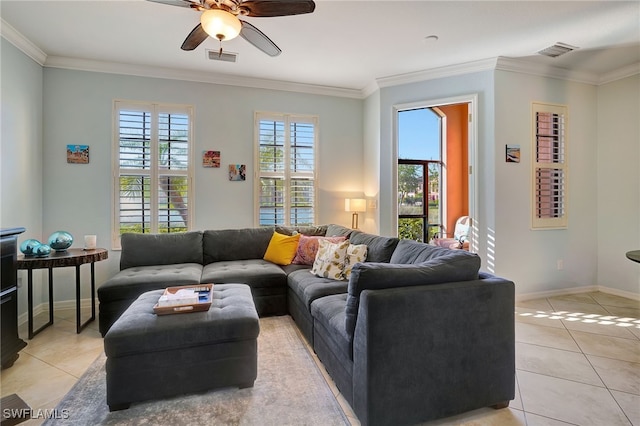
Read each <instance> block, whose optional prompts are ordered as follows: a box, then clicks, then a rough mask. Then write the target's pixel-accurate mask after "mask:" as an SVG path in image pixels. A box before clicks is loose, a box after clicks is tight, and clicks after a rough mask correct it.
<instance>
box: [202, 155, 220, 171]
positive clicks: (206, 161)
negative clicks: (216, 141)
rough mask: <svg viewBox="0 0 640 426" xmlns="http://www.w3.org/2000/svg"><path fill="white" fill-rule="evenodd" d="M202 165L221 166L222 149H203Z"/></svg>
mask: <svg viewBox="0 0 640 426" xmlns="http://www.w3.org/2000/svg"><path fill="white" fill-rule="evenodd" d="M202 167H215V168H219V167H220V151H203V152H202Z"/></svg>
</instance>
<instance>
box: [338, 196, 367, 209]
mask: <svg viewBox="0 0 640 426" xmlns="http://www.w3.org/2000/svg"><path fill="white" fill-rule="evenodd" d="M344 211H346V212H366V211H367V200H365V199H364V198H346V199H345V200H344Z"/></svg>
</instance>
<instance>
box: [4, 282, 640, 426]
mask: <svg viewBox="0 0 640 426" xmlns="http://www.w3.org/2000/svg"><path fill="white" fill-rule="evenodd" d="M74 315H75V313H74V311H73V310H66V311H56V312H55V317H56V320H55V324H54V325H53V326H52V327H49V328H48V329H46V330H45V331H43V332H42V333H41V334H39V335H38V336H36V337H35V338H34V339H33V340H31V341H28V346H27V347H26V348H25V349H23V350H22V351H21V352H20V358H19V359H18V361H16V364H15V365H14V366H13V367H11V368H9V369H7V370H3V371H2V373H1V374H0V390H1V395H2V396H6V395H9V394H12V393H17V394H18V395H19V396H20V397H21V398H22V399H24V400H25V401H26V402H27V404H29V405H30V406H31V407H32V408H34V409H37V408H41V409H52V408H54V407H55V406H56V404H57V403H58V402H59V401H60V399H61V398H62V397H63V396H64V395H65V394H66V393H67V392H68V391H69V389H71V387H72V386H73V384H74V383H75V382H76V381H77V379H78V378H79V377H80V376H81V375H82V373H83V372H84V371H85V370H86V368H87V367H88V366H89V365H90V364H91V363H92V362H93V361H94V360H95V358H96V357H97V356H98V355H99V354H100V353H101V351H102V338H101V337H100V334H99V333H98V331H97V330H98V329H97V322H94V323H92V324H90V325H89V327H88V328H86V329H85V330H84V331H83V332H82V333H81V334H79V335H77V334H76V333H75V316H74ZM515 329H516V397H515V399H514V400H513V401H511V404H510V406H509V408H507V409H503V410H493V409H490V408H483V409H479V410H475V411H472V412H469V413H465V414H462V415H459V416H455V417H450V418H447V419H442V420H437V421H433V422H429V423H427V425H429V426H435V425H487V426H489V425H499V426H503V425H504V426H510V425H514V426H515V425H529V426H560V425H585V426H586V425H594V426H603V425H606V426H614V425H634V426H640V302H639V301H634V300H630V299H625V298H622V297H618V296H613V295H610V294H606V293H601V292H593V293H580V294H573V295H567V296H557V297H551V298H545V299H536V300H528V301H523V302H520V303H517V306H516V323H515ZM21 336H22V337H23V338H26V326H25V325H23V326H22V327H21ZM25 341H26V340H25ZM318 362H319V361H318ZM325 374H326V373H325ZM328 382H329V385H330V386H331V388H332V389H333V391H334V394H335V395H336V398H337V400H338V402H339V403H341V405H343V407H344V408H345V412H346V413H347V416H348V418H349V420H350V421H351V422H352V424H354V425H357V424H358V421H357V420H356V419H355V416H353V412H352V411H351V409H350V407H349V406H348V404H346V402H345V401H344V399H343V398H342V396H341V395H340V393H339V392H338V390H337V389H336V388H335V386H334V385H333V383H331V380H330V379H328ZM41 423H42V421H41V420H39V421H38V420H31V421H29V422H25V423H22V424H24V425H37V424H41Z"/></svg>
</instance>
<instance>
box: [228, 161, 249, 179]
mask: <svg viewBox="0 0 640 426" xmlns="http://www.w3.org/2000/svg"><path fill="white" fill-rule="evenodd" d="M246 175H247V166H246V165H244V164H229V180H235V181H239V180H246V179H247V176H246Z"/></svg>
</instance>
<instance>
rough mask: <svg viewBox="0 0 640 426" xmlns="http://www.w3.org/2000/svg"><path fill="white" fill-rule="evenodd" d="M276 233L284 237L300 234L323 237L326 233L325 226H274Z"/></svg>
mask: <svg viewBox="0 0 640 426" xmlns="http://www.w3.org/2000/svg"><path fill="white" fill-rule="evenodd" d="M276 232H278V233H280V234H284V235H294V234H296V233H297V234H302V235H309V236H313V235H315V236H323V235H325V234H326V233H327V225H318V226H282V225H276Z"/></svg>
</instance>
